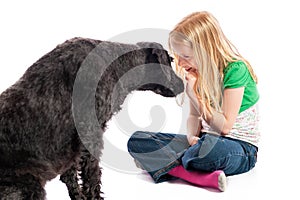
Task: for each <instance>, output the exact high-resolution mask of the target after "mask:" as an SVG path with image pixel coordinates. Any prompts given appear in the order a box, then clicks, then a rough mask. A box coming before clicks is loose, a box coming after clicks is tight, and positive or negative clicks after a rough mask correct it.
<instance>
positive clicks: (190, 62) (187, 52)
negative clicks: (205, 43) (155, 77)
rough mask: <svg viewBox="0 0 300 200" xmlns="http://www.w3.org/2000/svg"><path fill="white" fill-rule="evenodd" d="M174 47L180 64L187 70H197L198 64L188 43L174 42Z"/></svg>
mask: <svg viewBox="0 0 300 200" xmlns="http://www.w3.org/2000/svg"><path fill="white" fill-rule="evenodd" d="M172 48H173V50H174V53H175V54H176V55H177V56H178V57H177V59H178V65H179V66H180V67H182V68H183V69H184V70H185V71H186V72H196V71H197V64H196V61H195V58H194V53H193V51H192V49H191V48H190V47H188V46H186V45H182V44H179V43H173V44H172Z"/></svg>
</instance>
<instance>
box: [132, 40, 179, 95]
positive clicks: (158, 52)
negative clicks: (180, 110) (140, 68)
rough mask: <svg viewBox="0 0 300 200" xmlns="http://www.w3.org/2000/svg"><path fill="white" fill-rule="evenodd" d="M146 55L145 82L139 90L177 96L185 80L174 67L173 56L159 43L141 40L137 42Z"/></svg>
mask: <svg viewBox="0 0 300 200" xmlns="http://www.w3.org/2000/svg"><path fill="white" fill-rule="evenodd" d="M137 45H138V46H139V48H141V49H142V50H143V51H144V52H145V54H146V56H145V65H144V66H145V73H144V74H145V76H144V83H145V84H142V85H141V86H140V87H139V88H138V90H141V91H145V90H151V91H153V92H155V93H156V94H159V95H162V96H164V97H175V96H176V95H178V94H180V93H182V92H183V90H184V85H183V81H182V79H181V78H179V77H178V76H177V75H176V74H175V72H174V70H173V69H172V66H171V62H172V61H173V58H172V57H170V56H169V54H168V52H167V51H166V50H165V49H164V48H163V46H162V45H161V44H159V43H155V42H139V43H137Z"/></svg>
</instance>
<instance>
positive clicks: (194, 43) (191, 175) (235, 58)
mask: <svg viewBox="0 0 300 200" xmlns="http://www.w3.org/2000/svg"><path fill="white" fill-rule="evenodd" d="M169 48H170V50H171V52H172V54H173V55H174V57H175V65H176V71H177V72H178V74H179V75H180V76H181V77H182V79H184V80H185V81H186V92H185V93H186V94H187V95H188V97H189V98H188V99H189V105H190V114H189V117H188V119H187V133H186V134H171V133H151V132H141V131H137V132H135V133H134V134H133V135H132V136H131V138H130V139H129V141H128V150H129V153H130V154H131V155H132V156H133V157H134V159H135V161H136V163H138V165H139V166H141V167H142V168H143V169H145V170H147V171H148V172H149V174H150V175H151V176H152V178H153V179H154V181H155V182H162V181H166V180H170V179H174V178H181V179H183V180H186V181H188V182H190V183H193V184H195V185H198V186H208V187H214V188H217V189H219V190H220V191H224V190H225V188H226V175H227V176H229V175H235V174H241V173H244V172H247V171H249V170H250V169H252V168H253V167H254V166H255V163H256V160H257V151H258V142H259V130H258V122H259V113H258V100H259V94H258V91H257V87H256V84H257V78H256V75H255V73H254V71H253V69H252V67H251V65H250V63H249V62H248V61H247V60H246V59H245V58H243V57H242V56H241V55H240V53H239V52H238V50H237V49H236V48H235V47H234V45H233V44H232V43H231V42H230V41H229V40H228V39H227V37H226V36H225V35H224V33H223V31H222V29H221V27H220V25H219V23H218V21H217V19H216V18H215V17H214V16H213V15H212V14H211V13H209V12H206V11H204V12H195V13H192V14H190V15H188V16H186V17H185V18H184V19H183V20H182V21H181V22H179V23H178V24H177V25H176V26H175V28H174V29H173V30H172V31H171V32H170V35H169Z"/></svg>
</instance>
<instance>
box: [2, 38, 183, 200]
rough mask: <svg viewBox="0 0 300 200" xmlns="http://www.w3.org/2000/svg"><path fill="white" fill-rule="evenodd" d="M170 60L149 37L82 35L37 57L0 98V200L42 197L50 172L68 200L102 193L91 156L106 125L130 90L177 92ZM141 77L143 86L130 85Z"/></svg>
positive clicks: (100, 145)
mask: <svg viewBox="0 0 300 200" xmlns="http://www.w3.org/2000/svg"><path fill="white" fill-rule="evenodd" d="M120 50H122V51H124V52H125V53H123V54H122V55H120V54H118V53H116V52H120ZM122 51H121V52H122ZM114 55H115V56H117V58H116V59H114V60H113V62H110V61H109V60H107V58H113V56H114ZM150 63H160V64H163V65H164V66H169V70H166V68H163V67H162V65H157V64H153V65H150ZM144 64H147V65H144ZM82 66H85V67H82ZM137 66H139V67H137ZM140 66H141V67H140ZM170 66H171V65H170V57H169V56H168V54H167V52H166V51H165V50H163V49H162V47H161V45H159V44H157V43H138V44H121V43H113V42H108V41H99V40H93V39H88V38H73V39H70V40H67V41H66V42H64V43H62V44H60V45H58V46H57V47H56V48H55V49H53V50H52V51H51V52H49V53H47V54H46V55H44V56H43V57H42V58H40V59H39V60H38V61H37V62H36V63H34V64H33V65H32V66H31V67H29V68H28V69H27V71H26V72H25V73H24V75H23V76H22V77H21V78H20V79H19V80H18V81H17V82H16V83H15V84H14V85H12V86H11V87H10V88H8V89H7V90H6V91H4V92H3V93H2V94H1V96H0V199H1V200H7V199H14V200H17V199H34V200H37V199H45V196H46V192H45V190H44V186H45V184H46V182H47V181H49V180H51V179H53V178H55V177H56V176H57V175H60V179H61V181H63V182H64V183H66V185H67V188H68V190H69V195H70V198H71V199H103V197H101V191H100V186H101V169H100V167H99V158H100V157H101V150H102V148H103V139H102V134H103V132H104V131H105V129H106V123H107V122H108V121H109V120H110V119H111V117H112V116H113V115H114V114H115V113H117V112H118V111H119V110H120V109H121V105H122V103H123V102H124V100H125V98H126V96H127V94H128V93H130V92H132V91H133V90H152V91H154V92H155V93H157V94H160V95H163V96H167V97H172V96H175V95H176V94H178V93H180V92H182V91H183V84H182V81H181V79H179V78H178V77H177V76H176V75H175V74H174V72H173V71H172V69H171V67H170ZM134 68H136V69H137V70H136V71H134V73H133V74H132V73H128V72H130V70H132V69H134ZM84 70H86V71H84ZM79 74H85V75H84V76H80V75H79ZM99 74H101V75H102V76H101V77H98V76H99ZM126 74H129V76H128V77H127V78H123V79H122V77H126V76H125V75H126ZM121 79H122V81H120V80H121ZM141 80H142V82H143V81H144V83H146V84H140V85H138V84H135V83H137V82H138V81H140V82H141ZM145 80H147V81H146V82H145ZM95 81H97V85H96V88H94V89H93V83H94V82H95ZM75 90H76V91H75ZM89 99H92V100H94V101H90V100H89ZM93 102H94V104H92V103H93ZM91 105H92V106H94V107H93V109H94V110H95V113H96V118H97V123H96V125H95V123H94V122H93V119H92V118H91V114H90V113H89V109H88V107H91ZM85 108H87V109H85ZM78 177H80V178H81V181H82V185H79V184H78Z"/></svg>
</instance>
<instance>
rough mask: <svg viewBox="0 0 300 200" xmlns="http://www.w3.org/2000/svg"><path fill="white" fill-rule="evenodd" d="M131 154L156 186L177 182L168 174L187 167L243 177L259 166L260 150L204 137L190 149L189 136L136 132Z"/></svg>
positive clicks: (222, 138)
mask: <svg viewBox="0 0 300 200" xmlns="http://www.w3.org/2000/svg"><path fill="white" fill-rule="evenodd" d="M127 146H128V152H129V153H130V155H131V156H132V157H133V158H134V159H135V162H136V163H137V164H138V165H140V167H142V168H143V169H145V170H146V171H147V172H148V173H149V174H150V175H151V176H152V178H153V180H154V181H155V182H156V183H159V182H162V181H167V180H171V179H175V178H174V177H172V176H170V175H169V174H168V172H169V171H170V170H171V169H172V168H174V167H176V166H178V165H183V167H184V168H185V169H187V170H196V171H206V172H211V171H215V170H223V171H224V172H225V174H226V175H227V176H229V175H236V174H241V173H244V172H247V171H249V170H250V169H252V168H253V167H254V166H255V163H256V160H257V159H256V158H257V157H256V155H257V150H258V149H257V147H255V146H254V145H251V144H249V143H247V142H244V141H240V140H236V139H232V138H228V137H224V136H214V135H211V134H203V135H202V136H201V137H200V139H199V141H198V143H197V144H195V145H193V146H190V145H189V143H188V141H187V137H186V135H181V134H170V133H153V132H141V131H137V132H135V133H134V134H133V135H132V136H131V137H130V139H129V141H128V145H127Z"/></svg>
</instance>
